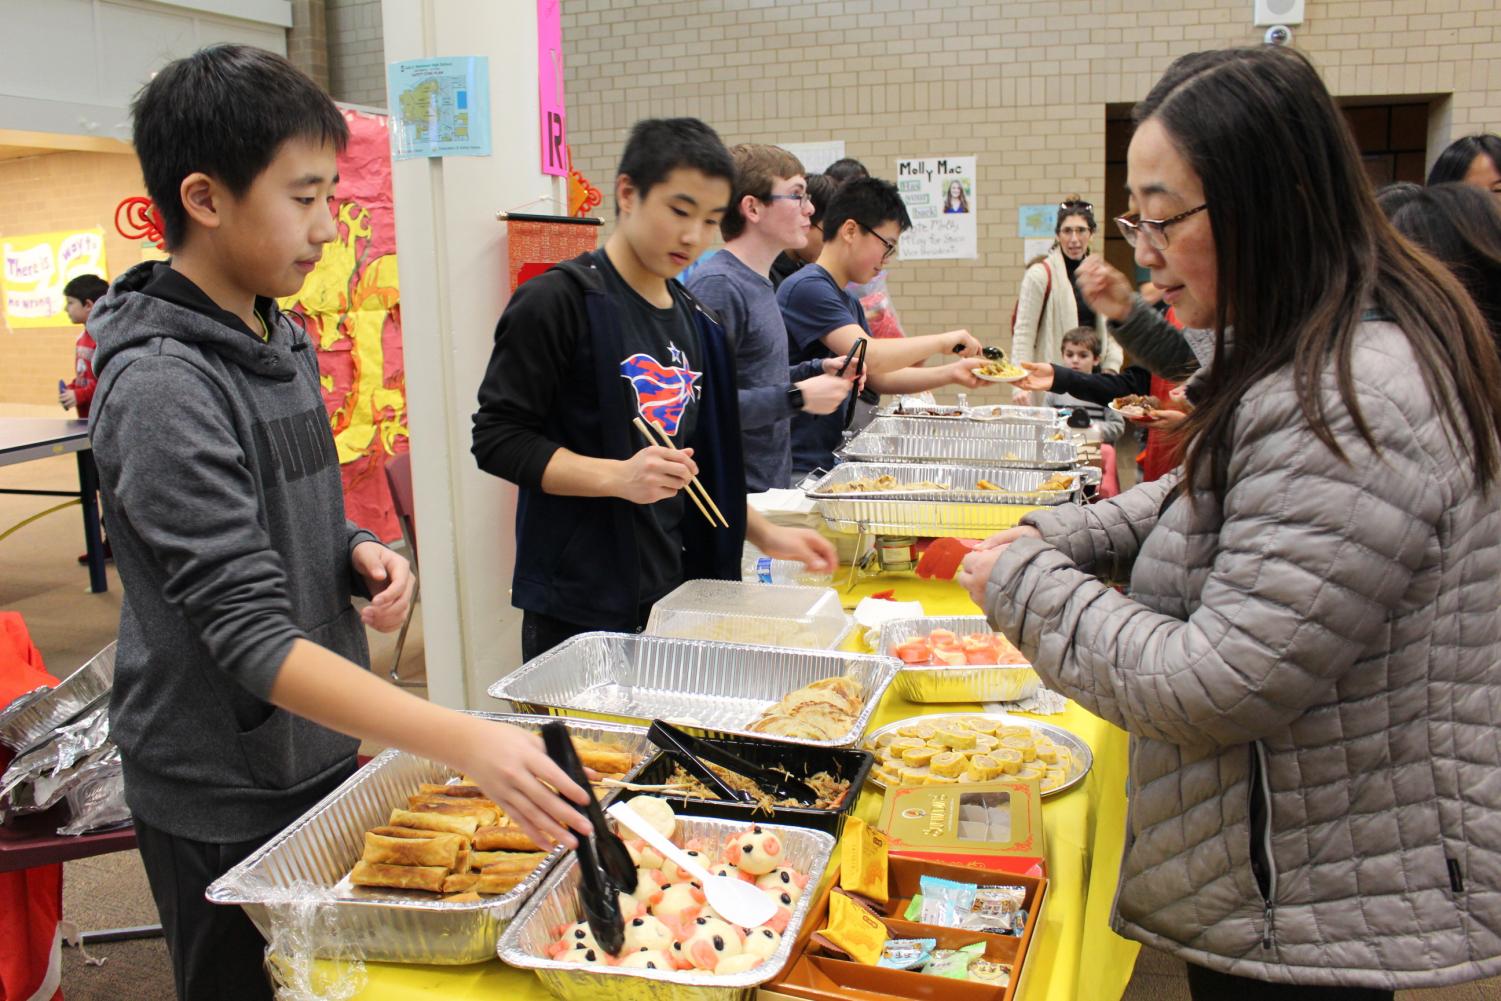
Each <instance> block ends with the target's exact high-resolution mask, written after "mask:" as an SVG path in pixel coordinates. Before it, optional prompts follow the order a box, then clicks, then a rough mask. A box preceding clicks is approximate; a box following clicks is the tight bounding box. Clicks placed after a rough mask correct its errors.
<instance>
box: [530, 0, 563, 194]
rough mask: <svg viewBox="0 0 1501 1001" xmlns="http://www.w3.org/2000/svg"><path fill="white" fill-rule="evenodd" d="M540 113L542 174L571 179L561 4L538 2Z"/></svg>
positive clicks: (553, 1)
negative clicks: (564, 91) (564, 87)
mask: <svg viewBox="0 0 1501 1001" xmlns="http://www.w3.org/2000/svg"><path fill="white" fill-rule="evenodd" d="M537 111H538V115H539V117H540V124H541V128H542V173H544V174H551V175H552V176H553V177H567V176H568V131H567V125H568V110H567V108H565V107H564V104H563V10H562V3H561V0H537Z"/></svg>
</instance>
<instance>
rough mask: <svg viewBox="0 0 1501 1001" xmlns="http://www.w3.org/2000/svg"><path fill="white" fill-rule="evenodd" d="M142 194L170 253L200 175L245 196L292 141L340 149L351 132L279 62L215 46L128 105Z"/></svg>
mask: <svg viewBox="0 0 1501 1001" xmlns="http://www.w3.org/2000/svg"><path fill="white" fill-rule="evenodd" d="M130 115H131V122H132V138H133V140H134V142H135V150H136V156H137V157H139V158H140V161H141V174H142V176H143V177H144V178H145V181H146V193H147V194H148V195H150V196H151V201H152V202H153V203H154V204H155V206H156V211H157V213H158V214H159V215H160V216H161V220H162V233H163V235H164V236H165V237H166V245H167V247H168V249H171V248H174V247H177V246H179V245H180V244H181V243H182V241H183V239H184V238H185V237H186V236H187V227H188V214H187V210H186V209H184V208H183V205H182V195H181V192H180V190H179V189H180V188H181V187H182V182H183V179H184V178H185V177H187V176H188V175H189V174H194V173H199V172H202V173H204V174H208V175H209V176H210V177H212V178H214V179H215V180H217V181H219V182H220V183H222V184H223V185H224V186H225V187H227V188H228V189H229V190H230V192H231V193H232V194H234V195H235V196H236V197H238V196H240V195H243V194H244V193H245V192H246V191H247V190H248V189H249V188H250V185H251V184H252V183H253V182H254V181H255V179H256V178H257V177H259V176H260V175H261V173H262V172H263V171H264V170H265V169H266V168H267V167H268V166H270V164H271V161H272V160H274V159H275V158H276V154H277V152H278V151H279V150H280V149H281V146H282V144H283V143H285V142H286V141H287V140H288V139H308V140H313V141H322V142H326V143H330V144H332V145H333V146H334V148H335V149H337V150H339V151H340V152H343V150H344V145H345V144H346V143H347V142H348V141H349V126H348V125H347V124H346V123H345V121H344V116H343V115H342V114H340V113H339V109H338V108H337V107H335V106H334V102H333V99H332V98H330V97H329V96H328V94H327V93H326V92H325V91H324V90H323V88H322V87H319V86H318V85H317V84H316V83H314V82H313V81H312V79H311V78H310V77H309V76H308V75H307V74H306V73H303V72H302V71H301V70H299V69H298V68H297V67H295V66H293V65H292V64H291V63H290V62H288V61H287V60H286V59H284V58H283V57H281V56H279V55H276V54H275V53H274V52H268V51H266V50H265V49H259V48H256V47H254V46H251V45H215V46H212V47H210V48H207V49H199V50H198V51H197V52H195V53H193V54H192V55H190V56H185V57H183V58H182V59H176V60H173V61H172V62H170V63H168V64H167V65H166V66H163V67H162V68H161V70H160V71H158V72H157V74H156V75H155V76H153V77H152V78H151V81H150V82H149V83H147V84H146V86H144V87H142V88H141V91H140V93H138V94H137V95H136V97H135V100H134V101H133V102H132V103H131V106H130Z"/></svg>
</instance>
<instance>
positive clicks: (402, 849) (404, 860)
mask: <svg viewBox="0 0 1501 1001" xmlns="http://www.w3.org/2000/svg"><path fill="white" fill-rule="evenodd" d="M468 845H469V842H468V841H467V840H465V839H464V837H463V836H462V835H459V834H437V835H434V836H433V837H430V838H390V837H386V836H385V835H383V834H372V833H370V832H368V831H367V832H366V834H365V853H364V855H362V856H361V858H362V859H363V860H364V861H366V862H376V863H381V864H385V865H415V866H428V865H435V866H442V867H443V868H445V869H456V868H458V858H459V853H460V852H461V851H467V850H468Z"/></svg>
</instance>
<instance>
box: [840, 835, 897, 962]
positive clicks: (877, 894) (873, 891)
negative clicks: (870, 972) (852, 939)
mask: <svg viewBox="0 0 1501 1001" xmlns="http://www.w3.org/2000/svg"><path fill="white" fill-rule="evenodd" d="M886 879H887V876H886V835H884V834H882V833H881V832H880V831H878V830H876V829H875V828H874V827H871V826H870V825H869V824H867V823H866V822H865V821H863V820H861V819H860V818H859V817H856V816H853V815H852V816H850V817H848V818H846V819H845V822H844V839H843V840H842V841H841V842H840V843H839V886H840V888H841V889H844V890H848V891H849V892H850V893H856V894H859V895H860V896H862V897H864V898H866V899H867V900H874V901H875V902H876V903H878V904H884V903H886V902H887V901H888V900H889V899H890V897H889V895H888V894H887V892H886ZM871 962H875V960H871Z"/></svg>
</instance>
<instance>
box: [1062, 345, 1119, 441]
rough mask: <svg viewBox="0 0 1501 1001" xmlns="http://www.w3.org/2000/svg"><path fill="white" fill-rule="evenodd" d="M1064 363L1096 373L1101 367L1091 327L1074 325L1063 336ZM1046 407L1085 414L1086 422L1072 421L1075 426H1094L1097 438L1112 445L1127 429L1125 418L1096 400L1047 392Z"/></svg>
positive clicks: (1073, 368)
mask: <svg viewBox="0 0 1501 1001" xmlns="http://www.w3.org/2000/svg"><path fill="white" fill-rule="evenodd" d="M1063 364H1064V365H1065V366H1066V367H1067V368H1070V369H1072V370H1073V371H1075V372H1089V373H1093V372H1098V371H1099V370H1100V335H1099V334H1098V333H1096V332H1095V329H1094V328H1093V327H1075V328H1074V329H1072V330H1070V331H1069V332H1068V333H1066V334H1064V335H1063ZM1044 401H1045V402H1046V404H1047V406H1050V407H1068V408H1069V409H1071V410H1073V412H1074V414H1075V416H1077V415H1079V414H1080V413H1084V414H1087V415H1088V417H1089V421H1088V423H1084V424H1081V423H1079V422H1077V421H1074V420H1071V421H1070V422H1069V423H1070V424H1071V425H1073V426H1075V427H1097V428H1099V430H1100V441H1101V443H1103V444H1106V445H1111V444H1114V443H1115V440H1116V439H1117V438H1119V437H1120V436H1121V433H1122V432H1123V431H1125V429H1126V422H1125V419H1124V418H1122V417H1121V415H1120V414H1117V413H1114V412H1112V411H1111V410H1109V409H1107V408H1106V407H1102V406H1100V405H1099V404H1097V403H1089V402H1088V401H1086V400H1081V399H1079V398H1078V397H1077V396H1069V395H1068V394H1067V393H1048V394H1046V396H1045V397H1044Z"/></svg>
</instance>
